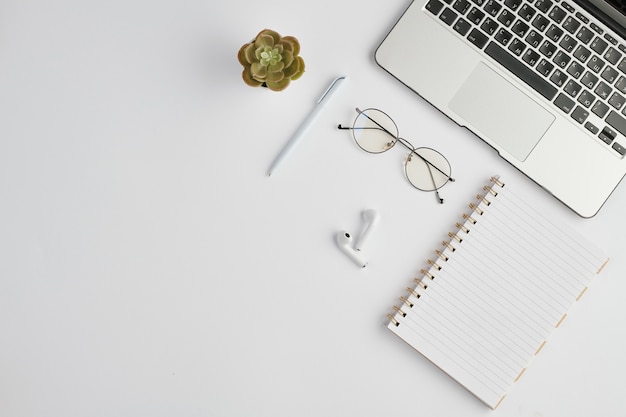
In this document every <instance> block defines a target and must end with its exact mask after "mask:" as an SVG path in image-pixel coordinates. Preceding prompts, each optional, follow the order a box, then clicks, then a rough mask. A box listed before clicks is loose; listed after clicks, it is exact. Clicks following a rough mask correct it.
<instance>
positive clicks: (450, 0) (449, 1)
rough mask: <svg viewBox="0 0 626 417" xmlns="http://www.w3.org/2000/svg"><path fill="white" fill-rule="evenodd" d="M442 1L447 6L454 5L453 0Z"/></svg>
mask: <svg viewBox="0 0 626 417" xmlns="http://www.w3.org/2000/svg"><path fill="white" fill-rule="evenodd" d="M441 1H443V2H444V3H446V4H452V0H441Z"/></svg>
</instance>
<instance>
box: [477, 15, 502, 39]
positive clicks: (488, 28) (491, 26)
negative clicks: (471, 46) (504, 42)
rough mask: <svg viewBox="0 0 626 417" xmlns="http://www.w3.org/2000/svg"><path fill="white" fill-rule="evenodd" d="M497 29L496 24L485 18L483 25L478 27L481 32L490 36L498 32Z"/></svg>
mask: <svg viewBox="0 0 626 417" xmlns="http://www.w3.org/2000/svg"><path fill="white" fill-rule="evenodd" d="M498 27H499V25H498V23H496V21H495V20H493V19H492V18H490V17H488V18H486V19H485V21H484V22H483V24H482V25H480V28H481V29H482V31H483V32H485V33H486V34H487V35H490V36H491V35H493V34H494V33H496V30H498Z"/></svg>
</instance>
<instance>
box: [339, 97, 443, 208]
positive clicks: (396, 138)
mask: <svg viewBox="0 0 626 417" xmlns="http://www.w3.org/2000/svg"><path fill="white" fill-rule="evenodd" d="M355 110H356V112H357V113H358V115H357V116H356V117H355V119H354V122H353V124H352V127H346V126H343V125H342V124H341V123H340V124H339V125H337V129H340V130H352V131H354V130H356V128H355V127H354V124H355V123H356V121H357V119H358V118H359V116H361V115H362V116H363V117H366V118H367V119H368V120H370V121H371V122H373V123H374V124H375V125H376V126H378V127H379V128H380V130H381V131H383V132H385V133H386V134H388V135H389V136H391V137H392V138H394V142H393V143H391V145H389V146H388V147H387V149H384V150H383V151H381V152H372V151H369V150H367V149H365V148H363V147H362V146H361V145H360V144H359V142H358V140H357V139H356V137H354V133H353V134H352V136H353V138H354V141H355V142H356V144H357V146H358V147H359V148H361V149H362V150H364V151H365V152H367V153H371V154H376V153H383V152H387V151H388V150H389V149H391V148H393V147H394V146H395V144H396V143H397V142H400V144H401V145H402V146H404V147H405V148H407V149H408V150H409V151H410V152H409V156H408V158H410V157H411V155H416V156H418V157H419V158H420V159H421V160H422V161H423V162H424V163H425V164H426V166H427V167H428V172H429V174H430V177H431V179H432V181H433V185H435V188H434V189H433V190H431V191H434V192H435V195H436V197H437V200H438V201H439V203H440V204H443V203H444V199H443V198H441V196H440V195H439V188H441V187H443V186H444V185H446V184H447V183H448V182H454V181H455V180H454V178H452V177H451V174H452V165H450V162H449V161H448V158H446V157H445V156H444V155H443V154H442V153H441V152H439V151H438V150H436V149H433V148H429V147H425V146H421V147H419V148H416V147H414V146H413V144H412V143H411V142H409V141H408V140H406V139H404V138H401V137H400V135H399V134H398V135H394V134H393V133H391V132H390V131H389V130H387V129H386V128H385V127H384V126H382V125H381V124H380V123H378V122H377V121H376V120H374V119H372V118H371V117H370V116H368V115H367V114H366V113H365V112H366V111H367V110H376V111H378V112H380V113H382V114H384V115H385V116H387V117H388V118H389V120H391V122H392V123H393V124H394V125H395V126H396V129H397V127H398V126H397V125H396V122H395V121H394V120H393V119H392V118H391V116H389V115H388V114H387V113H385V112H384V111H382V110H380V109H377V108H367V109H365V110H361V109H359V108H358V107H355ZM362 129H365V128H362ZM418 149H430V150H431V151H434V152H436V153H438V154H439V155H441V156H442V157H443V159H445V160H446V162H447V163H448V165H449V166H450V174H446V173H445V172H444V171H442V170H441V169H440V168H439V167H438V166H436V165H435V164H433V163H432V162H430V161H429V160H428V159H426V158H424V157H423V156H422V155H420V154H418V153H417V152H416V151H417V150H418ZM405 166H406V162H405ZM431 167H432V168H435V169H436V170H437V171H439V172H440V173H441V174H443V175H444V176H445V177H446V178H447V181H446V182H445V183H443V184H442V185H440V186H439V187H436V184H435V179H434V177H433V173H432V170H431ZM407 180H408V181H409V184H411V185H412V186H413V187H414V188H416V189H418V190H420V191H427V190H422V189H420V188H418V187H416V186H415V185H414V184H413V183H412V182H411V180H410V179H408V178H407Z"/></svg>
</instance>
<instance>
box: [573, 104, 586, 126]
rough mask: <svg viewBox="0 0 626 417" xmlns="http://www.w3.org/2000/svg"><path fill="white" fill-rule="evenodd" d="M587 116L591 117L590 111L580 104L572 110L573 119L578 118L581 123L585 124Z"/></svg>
mask: <svg viewBox="0 0 626 417" xmlns="http://www.w3.org/2000/svg"><path fill="white" fill-rule="evenodd" d="M587 117H589V112H588V111H587V110H585V109H583V108H582V107H580V106H576V108H575V109H574V111H573V112H572V119H574V120H576V121H577V122H578V123H580V124H583V123H584V122H585V120H587Z"/></svg>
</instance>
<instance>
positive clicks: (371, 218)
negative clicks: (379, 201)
mask: <svg viewBox="0 0 626 417" xmlns="http://www.w3.org/2000/svg"><path fill="white" fill-rule="evenodd" d="M379 218H380V215H379V214H378V212H377V211H376V210H374V209H369V210H365V211H364V212H363V220H365V228H364V229H363V232H362V233H361V236H360V237H359V239H358V240H357V242H356V245H355V249H356V250H357V251H361V250H363V247H364V246H365V242H367V240H368V239H369V236H370V234H371V233H372V230H374V227H375V226H376V224H377V223H378V219H379Z"/></svg>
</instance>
